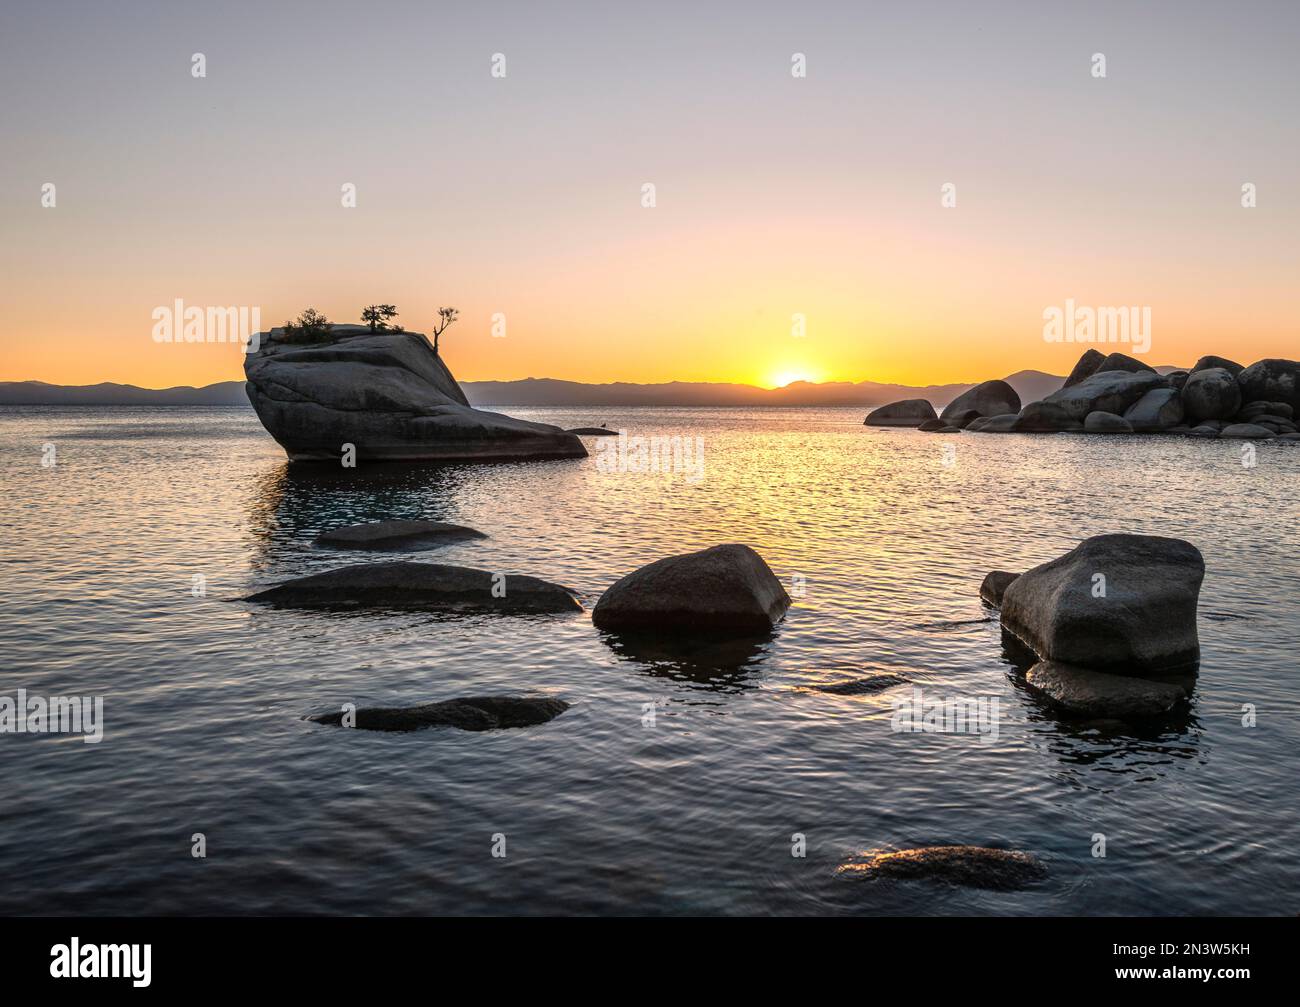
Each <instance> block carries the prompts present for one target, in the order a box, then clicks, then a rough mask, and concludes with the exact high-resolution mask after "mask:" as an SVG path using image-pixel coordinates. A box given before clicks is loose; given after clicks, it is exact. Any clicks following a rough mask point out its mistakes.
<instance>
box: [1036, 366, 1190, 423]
mask: <svg viewBox="0 0 1300 1007" xmlns="http://www.w3.org/2000/svg"><path fill="white" fill-rule="evenodd" d="M1118 355H1119V356H1123V354H1118ZM1111 356H1116V354H1111ZM1106 359H1107V360H1109V359H1110V357H1107V358H1106ZM1163 387H1165V379H1164V378H1162V377H1161V376H1160V375H1159V374H1157V373H1156V372H1155V371H1151V370H1142V371H1126V370H1122V369H1120V370H1107V371H1101V370H1099V371H1098V372H1097V373H1096V374H1094V375H1092V377H1089V378H1084V380H1082V381H1080V382H1079V383H1078V384H1077V385H1071V386H1070V387H1068V388H1061V389H1058V390H1057V391H1054V392H1052V394H1051V395H1049V396H1047V398H1045V399H1044V400H1043V401H1044V402H1047V403H1050V404H1051V405H1057V406H1060V407H1061V408H1062V409H1063V410H1064V411H1065V413H1066V415H1068V416H1070V417H1071V418H1073V419H1076V420H1079V421H1080V422H1082V421H1083V419H1084V418H1085V417H1086V416H1087V415H1088V414H1089V413H1094V412H1102V413H1115V415H1117V416H1123V415H1124V413H1125V411H1126V410H1127V409H1128V407H1129V406H1131V405H1133V403H1135V402H1137V400H1138V399H1140V398H1142V396H1143V395H1145V394H1146V393H1147V392H1149V391H1151V389H1153V388H1163Z"/></svg>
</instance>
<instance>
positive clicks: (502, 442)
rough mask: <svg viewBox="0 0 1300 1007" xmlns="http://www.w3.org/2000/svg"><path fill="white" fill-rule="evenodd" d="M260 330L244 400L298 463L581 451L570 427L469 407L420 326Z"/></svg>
mask: <svg viewBox="0 0 1300 1007" xmlns="http://www.w3.org/2000/svg"><path fill="white" fill-rule="evenodd" d="M283 334H284V332H283V330H282V329H272V330H271V331H270V332H269V333H265V334H263V337H262V339H261V348H260V349H259V350H258V352H256V353H249V354H247V355H246V356H245V358H244V374H245V376H246V377H247V379H248V382H247V385H246V388H247V391H248V399H249V401H250V402H251V403H252V404H253V408H254V409H255V410H256V411H257V415H258V418H259V419H260V420H261V421H262V425H263V426H265V427H266V429H267V430H268V431H269V432H270V434H271V436H272V437H274V438H275V439H276V440H277V441H278V442H279V443H280V445H281V446H282V447H283V448H284V450H285V453H286V454H288V456H289V458H290V459H291V460H292V461H332V462H335V463H337V462H338V461H339V459H340V458H341V457H342V456H343V452H344V450H345V447H344V446H345V445H349V444H350V445H352V446H353V448H354V449H355V457H356V460H357V461H358V462H371V461H428V460H448V461H466V460H469V461H491V460H502V459H519V458H582V457H585V456H586V454H587V451H586V448H584V447H583V446H582V442H581V441H580V440H578V438H577V437H576V436H574V435H573V434H570V433H567V432H565V431H563V430H561V429H560V428H559V427H553V426H550V425H548V424H545V423H529V422H527V421H525V420H517V419H514V418H512V417H509V416H503V415H501V414H499V413H490V412H486V411H483V410H480V409H473V408H471V407H470V405H469V403H468V401H467V400H466V398H465V394H464V392H463V391H461V388H460V386H459V385H458V384H457V383H456V379H455V378H454V377H452V375H451V371H449V370H448V369H447V366H446V364H444V363H443V361H442V358H441V357H440V356H438V355H437V354H436V353H434V352H433V347H432V346H431V345H430V344H429V341H428V340H427V339H426V338H425V337H424V336H423V335H421V334H420V333H418V332H391V331H380V332H371V331H370V330H369V329H368V328H366V327H365V326H361V325H337V326H335V327H334V330H333V332H331V333H330V335H329V337H328V338H327V339H325V340H324V341H322V342H319V343H308V344H302V343H285V342H284V341H283Z"/></svg>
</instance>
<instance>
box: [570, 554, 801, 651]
mask: <svg viewBox="0 0 1300 1007" xmlns="http://www.w3.org/2000/svg"><path fill="white" fill-rule="evenodd" d="M789 606H790V596H789V595H788V594H786V592H785V588H783V587H782V586H781V582H780V581H779V580H777V579H776V576H775V575H774V574H773V573H772V571H771V569H770V568H769V567H768V565H767V564H766V563H764V562H763V557H762V556H760V555H759V554H758V553H756V552H755V551H754V550H753V549H751V548H749V546H746V545H717V546H714V547H713V548H712V549H704V550H701V551H700V552H693V553H688V554H687V555H685V556H669V557H668V558H667V559H661V560H658V561H656V562H654V563H651V564H649V565H648V566H643V567H641V569H639V570H634V571H633V572H632V573H630V574H628V575H627V576H626V577H624V578H622V579H621V580H619V581H617V582H616V583H614V584H613V585H612V586H611V587H610V588H609V589H608V590H607V591H606V592H605V593H604V594H603V595H601V597H600V601H598V602H597V603H596V607H595V609H593V610H592V613H591V621H592V622H593V623H594V624H595V625H596V626H598V627H599V628H600V629H608V630H616V631H624V630H630V631H649V632H655V633H667V632H684V633H698V634H733V635H744V634H761V633H767V632H770V631H771V629H772V627H773V626H774V625H775V624H776V623H777V622H778V621H779V620H780V618H781V616H782V615H784V614H785V610H786V609H787V608H789Z"/></svg>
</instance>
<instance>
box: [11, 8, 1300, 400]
mask: <svg viewBox="0 0 1300 1007" xmlns="http://www.w3.org/2000/svg"><path fill="white" fill-rule="evenodd" d="M1298 48H1300V4H1296V3H1290V2H1279V3H1262V2H1261V3H1231V4H1229V3H1214V4H1210V3H1200V2H1177V3H1173V2H1170V3H1160V2H1144V3H1134V2H1128V3H1105V2H1093V3H1087V4H1083V3H1052V2H1028V0H1026V2H1023V3H957V2H952V3H924V2H908V3H897V2H891V3H869V2H863V0H855V2H840V3H829V2H827V3H819V2H815V0H804V2H800V3H790V2H784V3H765V2H748V3H739V2H736V3H700V2H692V3H684V2H674V0H660V2H656V3H654V4H638V5H632V4H618V3H610V2H602V3H585V2H583V3H578V2H572V3H559V2H557V3H547V2H538V0H534V2H530V3H491V2H476V3H474V4H472V5H471V4H454V5H453V4H451V3H435V2H428V0H425V2H419V3H397V2H392V3H385V2H370V3H366V4H355V3H346V4H342V3H341V4H332V3H274V2H259V3H247V4H244V3H238V2H223V3H221V4H212V3H192V2H188V0H179V2H178V0H169V2H165V3H162V2H159V3H153V2H129V0H127V2H119V3H102V2H94V3H88V2H87V3H79V2H60V0H46V2H43V3H40V4H37V3H25V4H18V3H6V4H5V5H3V8H0V94H2V95H3V99H2V101H0V136H2V137H3V142H2V144H0V147H2V149H0V234H2V235H3V240H2V241H0V380H27V379H36V380H43V381H50V382H57V383H63V384H88V383H94V382H99V381H121V382H129V383H133V384H138V385H143V386H147V387H165V386H170V385H178V384H189V385H202V384H207V383H209V382H213V381H222V380H229V379H236V378H240V377H241V376H242V357H241V354H240V352H239V350H238V348H237V347H234V346H231V345H229V344H219V343H218V344H211V345H196V344H187V343H174V344H164V343H159V342H156V341H155V340H154V338H153V331H154V324H155V317H154V314H153V312H154V310H155V309H156V308H159V307H161V306H170V305H172V304H174V302H175V301H176V300H177V299H178V298H179V299H181V300H182V301H183V302H184V303H185V304H186V305H197V306H201V307H207V306H255V307H257V308H259V309H260V312H261V317H262V320H263V323H264V327H269V326H270V325H273V324H280V323H281V322H282V321H283V320H284V319H286V318H289V317H293V316H296V315H297V314H298V312H300V311H301V310H302V309H304V308H306V307H308V306H311V307H314V308H316V309H318V310H320V311H322V312H324V313H325V314H326V315H327V316H328V317H329V318H331V319H332V320H334V321H338V322H355V321H358V320H359V317H360V311H361V309H362V307H363V306H365V305H366V304H370V303H374V302H386V303H392V304H395V305H396V306H397V307H398V309H399V311H400V316H399V318H398V321H399V322H401V323H404V324H405V325H406V327H407V328H408V329H412V330H419V331H429V329H430V327H431V325H432V322H433V320H434V319H435V318H436V312H437V308H438V307H439V306H441V305H454V306H455V307H457V308H459V309H460V320H459V321H458V322H457V323H456V324H455V325H454V326H453V327H452V328H450V329H449V330H448V331H447V332H446V333H445V334H444V336H443V337H442V351H443V355H444V358H445V359H446V361H447V362H448V364H449V366H450V367H451V368H452V370H453V372H454V373H455V374H456V375H457V377H459V378H461V379H462V380H489V379H498V380H508V379H516V378H524V377H552V378H563V379H569V380H576V381H590V382H604V381H637V382H658V381H671V380H683V381H739V382H747V383H753V384H760V385H765V386H772V385H776V384H784V383H785V382H787V381H789V380H797V379H803V380H814V381H827V380H843V381H858V380H867V379H870V380H877V381H890V382H900V383H909V384H929V383H943V382H954V381H974V380H982V379H986V378H992V377H1002V376H1005V375H1007V374H1010V373H1013V372H1015V371H1018V370H1021V369H1025V368H1037V369H1040V370H1045V371H1050V372H1054V373H1066V372H1068V370H1069V368H1070V367H1071V366H1072V365H1073V363H1074V361H1075V360H1076V359H1077V358H1078V356H1079V354H1080V353H1081V352H1082V350H1083V349H1086V348H1087V347H1086V346H1081V345H1079V344H1077V343H1073V344H1072V343H1059V342H1049V341H1047V340H1046V339H1045V338H1044V312H1045V311H1047V310H1048V309H1049V308H1052V307H1064V306H1065V305H1066V303H1067V301H1069V302H1072V303H1074V304H1075V305H1081V306H1096V307H1106V306H1135V307H1146V308H1149V309H1150V312H1151V330H1150V336H1151V340H1150V348H1149V350H1148V351H1147V352H1146V353H1145V354H1144V355H1143V357H1142V359H1144V360H1146V361H1147V362H1148V363H1151V364H1153V365H1159V364H1177V365H1187V364H1190V363H1191V362H1192V361H1194V360H1195V359H1196V358H1197V357H1198V356H1200V355H1202V354H1206V353H1216V354H1220V355H1223V356H1228V357H1231V358H1233V359H1236V360H1238V361H1240V362H1242V363H1249V362H1251V361H1253V360H1256V359H1260V358H1263V357H1277V356H1284V357H1292V358H1294V357H1297V356H1300V322H1298V321H1297V311H1296V303H1295V300H1296V298H1295V296H1294V291H1295V289H1296V279H1297V277H1298V276H1300V191H1298V189H1300V185H1298V184H1297V173H1296V170H1297V165H1300V116H1298V115H1297V114H1296V109H1297V102H1298V101H1300V60H1297V58H1296V55H1295V54H1296V52H1297V49H1298ZM195 53H202V54H203V57H204V60H205V63H206V66H205V70H206V76H202V77H196V76H194V74H193V72H192V70H193V65H194V64H193V56H194V54H195ZM796 53H802V54H804V57H805V65H806V76H802V77H798V76H795V75H794V74H793V73H792V67H793V58H794V54H796ZM1096 53H1101V54H1103V55H1104V56H1105V76H1104V77H1100V76H1096V75H1095V72H1096V67H1097V63H1096V61H1095V59H1094V54H1096ZM495 54H502V55H504V57H505V64H504V65H505V76H504V77H501V76H494V75H493V65H494V63H493V60H494V55H495ZM496 65H497V69H498V72H499V69H500V62H499V61H498V62H497V64H496ZM47 183H52V184H53V185H54V186H55V190H54V192H55V205H54V206H44V205H42V197H43V191H44V190H43V186H45V185H46V184H47ZM349 183H350V184H352V185H354V186H355V187H356V205H355V206H354V207H345V206H344V205H343V196H342V192H343V186H344V185H346V184H349ZM646 183H650V184H652V185H653V186H654V197H655V198H654V205H653V206H646V205H643V202H644V196H643V191H644V190H643V186H644V185H645V184H646ZM1247 183H1249V184H1251V185H1253V186H1254V187H1255V199H1256V205H1255V206H1253V207H1249V208H1247V207H1243V206H1242V198H1243V197H1242V187H1243V185H1246V184H1247ZM948 184H950V185H951V186H952V187H953V189H952V190H950V191H951V192H955V205H951V206H945V205H943V200H942V196H943V193H944V188H943V187H944V186H945V185H948ZM502 317H503V318H504V334H503V335H502V334H500V333H501V328H502V327H501V324H500V321H501V318H502ZM494 318H495V320H496V322H497V325H496V329H497V334H494V331H493V328H494V326H493V323H494ZM799 319H802V334H799V333H800V326H799V324H798V320H799ZM1104 348H1105V349H1121V350H1122V349H1126V348H1127V347H1126V346H1124V345H1118V346H1107V347H1104Z"/></svg>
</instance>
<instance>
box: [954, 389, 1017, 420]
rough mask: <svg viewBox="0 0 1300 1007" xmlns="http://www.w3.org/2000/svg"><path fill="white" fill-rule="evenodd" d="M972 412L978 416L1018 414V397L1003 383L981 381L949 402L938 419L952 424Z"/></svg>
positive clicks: (1014, 391) (1013, 390)
mask: <svg viewBox="0 0 1300 1007" xmlns="http://www.w3.org/2000/svg"><path fill="white" fill-rule="evenodd" d="M972 411H973V412H975V413H976V414H977V415H979V416H1001V415H1002V414H1003V413H1015V412H1019V411H1020V396H1019V395H1018V394H1016V390H1015V389H1014V388H1012V387H1011V386H1010V385H1009V384H1007V383H1006V382H1005V381H981V382H980V383H979V384H978V385H976V386H975V387H974V388H970V389H968V390H967V391H964V392H962V393H961V394H960V395H958V396H957V397H956V398H955V399H953V400H952V401H951V402H949V403H948V405H947V406H945V407H944V410H943V412H941V413H940V414H939V419H941V420H946V421H948V422H949V423H953V421H954V420H955V419H956V418H957V417H958V416H961V415H962V414H964V413H968V412H972ZM954 425H955V424H954Z"/></svg>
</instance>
